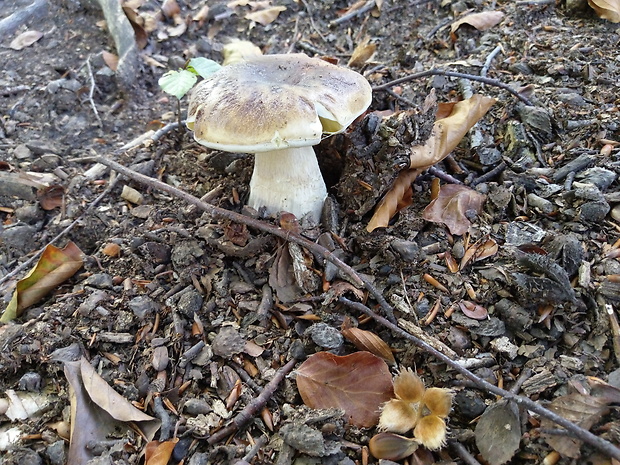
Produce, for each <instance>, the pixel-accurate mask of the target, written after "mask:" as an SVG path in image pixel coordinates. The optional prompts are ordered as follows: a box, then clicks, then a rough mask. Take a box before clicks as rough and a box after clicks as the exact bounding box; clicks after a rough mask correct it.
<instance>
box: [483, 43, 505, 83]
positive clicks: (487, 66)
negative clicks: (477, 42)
mask: <svg viewBox="0 0 620 465" xmlns="http://www.w3.org/2000/svg"><path fill="white" fill-rule="evenodd" d="M501 51H502V46H501V45H498V46H497V47H495V48H494V49H493V51H492V52H491V53H489V56H488V57H487V59H486V60H485V61H484V66H482V69H481V70H480V76H482V77H486V76H487V73H488V72H489V69H490V68H491V63H492V62H493V60H494V59H495V57H496V56H497V54H498V53H499V52H501Z"/></svg>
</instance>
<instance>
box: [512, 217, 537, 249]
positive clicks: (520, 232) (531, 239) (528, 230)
mask: <svg viewBox="0 0 620 465" xmlns="http://www.w3.org/2000/svg"><path fill="white" fill-rule="evenodd" d="M546 235H547V232H546V231H545V230H544V229H542V228H539V227H538V226H536V225H534V224H532V223H526V222H524V221H514V222H512V223H508V229H507V230H506V243H507V244H510V245H514V246H517V247H518V246H520V245H523V244H528V243H536V242H540V241H542V240H543V239H544V237H545V236H546Z"/></svg>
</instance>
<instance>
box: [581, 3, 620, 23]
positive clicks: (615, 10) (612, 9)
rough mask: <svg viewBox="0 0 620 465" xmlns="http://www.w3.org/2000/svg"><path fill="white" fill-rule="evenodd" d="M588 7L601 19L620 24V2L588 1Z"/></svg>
mask: <svg viewBox="0 0 620 465" xmlns="http://www.w3.org/2000/svg"><path fill="white" fill-rule="evenodd" d="M588 5H590V7H591V8H592V9H593V10H594V11H595V12H596V15H597V16H598V17H599V18H603V19H606V20H607V21H611V22H612V23H620V0H588Z"/></svg>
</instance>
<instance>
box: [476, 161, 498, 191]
mask: <svg viewBox="0 0 620 465" xmlns="http://www.w3.org/2000/svg"><path fill="white" fill-rule="evenodd" d="M506 167H507V165H506V163H505V162H501V163H500V164H499V165H497V166H496V167H495V168H493V169H492V170H491V171H487V172H486V173H484V174H483V175H482V176H478V177H477V178H476V179H474V180H473V181H472V182H471V184H470V186H477V185H478V184H480V183H483V182H487V181H489V180H491V179H493V178H494V177H495V176H497V175H498V174H500V173H501V172H502V171H504V170H505V169H506Z"/></svg>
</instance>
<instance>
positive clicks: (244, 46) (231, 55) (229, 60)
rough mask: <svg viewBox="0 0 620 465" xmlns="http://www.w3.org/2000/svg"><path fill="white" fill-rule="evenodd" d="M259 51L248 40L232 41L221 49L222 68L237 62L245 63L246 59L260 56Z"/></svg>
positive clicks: (260, 52)
mask: <svg viewBox="0 0 620 465" xmlns="http://www.w3.org/2000/svg"><path fill="white" fill-rule="evenodd" d="M262 54H263V52H262V51H261V49H260V48H259V47H258V46H256V45H254V44H253V43H252V42H250V41H249V40H239V39H233V40H232V41H230V42H229V43H227V44H226V45H224V48H223V49H222V55H223V56H224V61H223V62H222V65H223V66H226V65H231V64H233V63H237V62H239V61H246V60H247V59H248V58H252V57H256V56H260V55H262Z"/></svg>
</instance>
